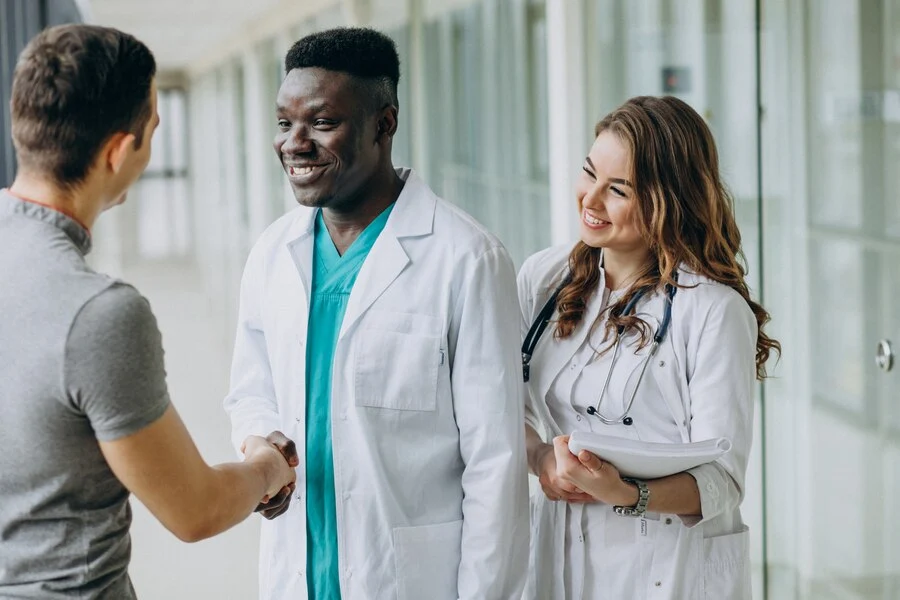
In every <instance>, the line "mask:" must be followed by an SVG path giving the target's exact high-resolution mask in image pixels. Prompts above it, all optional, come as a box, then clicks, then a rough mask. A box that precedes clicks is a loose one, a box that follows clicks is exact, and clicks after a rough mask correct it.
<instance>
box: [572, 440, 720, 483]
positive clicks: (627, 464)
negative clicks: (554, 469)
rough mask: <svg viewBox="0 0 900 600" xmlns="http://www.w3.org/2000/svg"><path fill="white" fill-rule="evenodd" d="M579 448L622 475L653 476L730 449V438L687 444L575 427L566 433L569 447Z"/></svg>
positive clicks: (711, 458) (575, 451)
mask: <svg viewBox="0 0 900 600" xmlns="http://www.w3.org/2000/svg"><path fill="white" fill-rule="evenodd" d="M582 450H587V451H588V452H592V453H593V454H596V455H597V456H599V457H600V458H601V459H602V460H605V461H607V462H609V463H612V465H613V466H614V467H616V469H618V470H619V473H620V474H621V475H623V476H625V477H635V478H637V479H656V478H658V477H665V476H667V475H673V474H675V473H681V472H682V471H687V470H688V469H693V468H694V467H696V466H698V465H702V464H705V463H708V462H712V461H714V460H716V459H718V458H720V457H721V456H722V455H723V454H725V453H726V452H728V451H729V450H731V441H730V440H729V439H728V438H716V439H712V440H706V441H703V442H693V443H690V444H661V443H658V442H639V441H636V440H630V439H626V438H620V437H615V436H610V435H600V434H599V433H592V432H590V431H576V432H574V433H572V435H571V436H570V437H569V451H570V452H572V454H575V455H576V456H577V455H578V453H579V452H581V451H582Z"/></svg>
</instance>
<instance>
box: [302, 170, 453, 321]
mask: <svg viewBox="0 0 900 600" xmlns="http://www.w3.org/2000/svg"><path fill="white" fill-rule="evenodd" d="M395 171H396V173H397V176H398V177H400V178H401V179H402V180H404V181H405V184H404V186H403V190H402V191H401V192H400V195H399V196H398V197H397V201H396V202H395V204H394V209H393V210H392V211H391V214H390V216H389V217H388V221H387V223H386V224H385V227H384V230H383V231H382V233H381V235H380V236H379V237H378V240H377V241H376V242H375V245H374V246H373V248H372V251H371V252H370V254H374V255H375V257H376V258H377V259H378V261H384V263H383V264H378V265H374V266H367V265H369V263H371V262H375V261H370V260H366V263H365V264H364V265H363V268H362V270H361V271H360V274H359V277H358V278H357V281H356V284H355V285H354V290H355V289H356V288H357V287H360V285H361V284H362V285H363V286H364V287H365V289H366V292H367V295H366V297H367V298H368V302H366V301H363V300H360V299H359V298H358V297H357V298H354V296H359V294H351V296H350V303H349V305H348V306H347V315H346V317H345V319H344V328H343V329H342V330H341V335H342V336H343V332H344V331H345V329H346V328H347V327H348V326H349V325H350V324H352V322H353V321H355V320H356V318H358V317H359V314H356V311H357V310H360V311H361V312H364V310H365V308H368V306H369V305H371V302H374V301H375V298H377V296H378V295H380V294H381V292H383V291H384V289H385V288H386V287H387V285H389V284H390V282H391V281H393V280H394V279H395V278H396V277H397V275H399V274H400V271H401V270H403V267H405V266H406V264H407V263H408V262H409V258H408V256H407V255H406V252H405V251H404V250H403V247H402V246H401V245H400V243H399V241H398V240H399V239H400V238H405V237H418V236H423V235H430V234H431V233H432V231H433V229H434V212H435V207H436V205H437V197H436V196H435V195H434V192H432V191H431V189H430V188H429V187H428V186H427V185H426V184H425V182H424V181H422V179H421V178H420V177H419V176H418V175H417V174H416V172H415V171H413V170H412V169H407V168H399V169H395ZM319 210H320V209H317V208H316V209H308V208H301V209H298V212H297V216H296V217H295V219H294V221H293V223H291V225H290V227H289V229H288V234H287V236H286V238H287V239H288V240H289V241H288V242H287V247H288V251H289V252H290V254H291V259H292V260H293V262H294V266H295V267H296V268H297V272H298V273H299V275H300V279H301V281H302V283H303V287H304V289H305V291H306V296H307V298H309V294H310V293H311V291H312V258H313V241H314V236H313V233H314V231H315V223H316V215H318V213H319ZM383 239H385V240H391V241H382V240H383ZM366 274H368V276H369V278H370V279H371V280H366V279H365V278H364V276H365V275H366ZM376 282H381V283H383V284H384V285H383V287H380V289H376V288H378V287H379V286H378V284H377V283H376ZM373 286H374V287H373ZM363 305H364V306H363ZM351 309H353V310H351Z"/></svg>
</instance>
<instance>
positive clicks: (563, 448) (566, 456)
mask: <svg viewBox="0 0 900 600" xmlns="http://www.w3.org/2000/svg"><path fill="white" fill-rule="evenodd" d="M553 455H554V456H555V457H556V472H557V473H561V472H562V471H563V469H564V468H565V467H566V466H571V465H572V464H573V463H574V464H576V465H577V464H578V461H577V460H576V459H575V457H574V456H572V453H571V452H570V451H569V436H567V435H560V436H558V437H555V438H553Z"/></svg>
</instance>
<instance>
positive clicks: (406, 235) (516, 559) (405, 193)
mask: <svg viewBox="0 0 900 600" xmlns="http://www.w3.org/2000/svg"><path fill="white" fill-rule="evenodd" d="M285 72H286V76H285V78H284V81H283V82H282V85H281V88H280V90H279V92H278V98H277V103H276V105H277V110H276V118H277V125H278V131H277V134H276V136H275V143H274V146H275V151H276V153H277V155H278V157H279V159H280V160H281V162H282V164H283V167H284V170H285V173H286V174H287V177H288V179H289V181H290V185H291V187H292V189H293V191H294V195H295V196H296V198H297V202H298V203H299V204H300V205H301V206H302V207H305V208H298V209H296V210H294V211H292V212H290V213H289V214H287V215H285V216H284V217H282V218H281V219H279V220H278V221H276V222H275V223H274V224H273V225H272V226H270V227H269V228H268V230H266V232H265V233H264V234H263V235H262V237H261V238H260V240H259V241H258V242H257V243H256V245H255V247H254V248H253V250H252V251H251V253H250V257H249V258H248V261H247V265H246V269H245V271H244V277H243V281H242V285H241V298H240V313H239V322H238V330H237V339H236V343H235V351H234V362H233V369H232V385H231V391H230V393H229V395H228V397H227V398H226V400H225V406H226V409H227V411H228V412H229V413H230V416H231V420H232V425H233V439H234V442H235V444H236V445H238V446H239V445H240V444H241V443H242V442H243V440H244V439H246V438H247V437H248V436H251V435H262V436H266V435H267V434H268V435H271V436H272V437H270V439H276V438H277V439H283V438H282V432H283V435H286V436H287V437H289V438H292V439H294V440H297V448H298V452H299V454H300V456H299V460H300V465H301V469H300V472H299V475H298V481H297V488H296V490H295V491H293V493H292V494H281V495H280V496H279V497H277V498H275V499H273V500H272V501H271V502H270V503H269V504H268V505H266V506H265V507H264V509H265V510H264V511H263V514H264V515H265V516H266V517H268V518H270V519H272V518H274V517H276V516H278V515H280V514H282V513H283V514H284V516H282V517H281V518H280V519H278V520H277V521H275V520H272V521H268V522H264V523H263V531H262V542H261V556H260V597H261V598H263V599H282V598H284V599H288V598H290V599H300V598H315V599H317V600H332V599H339V598H343V599H345V600H371V599H374V598H397V599H399V600H423V599H429V600H442V599H448V600H450V599H456V598H471V599H476V598H477V599H479V600H486V599H490V600H498V599H512V598H519V597H520V596H521V592H522V588H523V584H524V575H525V569H526V561H527V551H528V507H527V503H528V491H527V480H526V477H527V476H526V466H525V460H524V442H523V437H524V434H523V429H522V426H521V422H522V412H523V407H522V406H521V400H520V399H521V398H522V395H521V394H520V385H521V384H520V378H521V377H520V365H519V356H518V346H519V341H520V340H519V331H518V321H517V318H516V315H517V311H516V306H517V297H516V285H515V273H514V269H513V265H512V263H511V261H510V259H509V256H508V255H507V252H506V251H505V250H504V248H503V247H502V245H501V244H500V243H499V242H498V241H497V240H496V239H495V238H494V237H493V236H491V235H490V234H489V233H487V232H486V231H485V230H484V229H483V228H482V227H481V226H480V225H479V224H478V223H476V222H475V221H474V220H473V219H472V218H471V217H469V216H468V215H467V214H465V213H464V212H462V211H461V210H459V209H458V208H456V207H454V206H453V205H451V204H449V203H447V202H445V201H443V200H441V199H440V198H438V197H437V196H435V194H434V193H433V192H432V191H431V190H430V189H429V188H428V186H427V185H426V184H425V183H424V182H423V181H422V180H421V179H419V177H418V176H417V175H416V174H415V173H414V172H412V171H411V170H409V169H395V168H394V167H393V164H392V161H391V145H392V139H393V136H394V134H395V132H396V131H397V126H398V121H397V114H398V108H397V105H398V102H397V81H398V79H399V61H398V57H397V52H396V49H395V46H394V43H393V42H392V41H391V40H390V39H389V38H387V37H386V36H384V35H382V34H380V33H378V32H376V31H373V30H370V29H355V28H350V29H335V30H331V31H324V32H321V33H316V34H313V35H310V36H308V37H305V38H303V39H301V40H300V41H299V42H297V43H296V44H294V46H293V47H292V48H291V50H290V51H289V52H288V54H287V57H286V59H285ZM310 209H311V210H310ZM304 467H305V468H304ZM285 492H287V490H285ZM292 497H293V504H292V505H291V506H290V510H287V508H288V504H289V503H290V502H291V498H292Z"/></svg>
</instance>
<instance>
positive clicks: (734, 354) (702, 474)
mask: <svg viewBox="0 0 900 600" xmlns="http://www.w3.org/2000/svg"><path fill="white" fill-rule="evenodd" d="M675 301H676V302H677V301H678V300H677V299H676V300H675ZM700 319H703V320H702V327H701V328H700V333H699V341H698V343H697V347H696V356H695V359H694V361H693V373H689V375H690V376H689V379H688V390H689V394H690V401H691V402H690V407H691V441H695V442H696V441H702V440H708V439H712V438H717V437H726V438H728V439H729V440H731V444H732V446H731V451H730V452H728V453H727V454H726V455H725V456H724V457H722V458H721V459H719V460H717V461H715V462H713V463H708V464H705V465H701V466H699V467H696V468H694V469H691V470H689V471H688V473H690V474H691V475H692V476H693V477H694V479H696V481H697V488H698V489H699V491H700V506H701V511H702V518H700V519H697V518H696V517H693V518H685V519H683V520H684V522H685V525H687V526H688V527H693V526H696V525H698V524H700V523H705V522H706V521H709V520H710V519H714V518H715V517H717V516H719V515H721V514H723V513H725V512H726V511H731V510H734V509H735V508H737V506H738V505H739V504H740V503H741V500H743V497H744V477H745V475H746V471H747V461H748V459H749V456H750V445H751V443H752V440H753V404H754V398H755V393H756V338H757V325H756V318H755V317H754V315H753V312H752V311H751V310H750V307H749V306H748V305H747V303H746V301H745V300H744V299H743V298H742V297H740V296H739V295H738V294H737V293H729V294H728V295H727V296H726V297H725V298H722V299H720V300H718V301H716V302H714V303H712V304H711V306H710V308H709V310H708V312H707V313H706V315H705V318H703V317H700ZM690 370H691V369H690V367H689V372H690Z"/></svg>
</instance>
